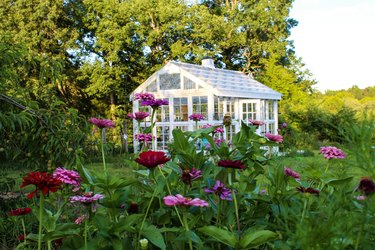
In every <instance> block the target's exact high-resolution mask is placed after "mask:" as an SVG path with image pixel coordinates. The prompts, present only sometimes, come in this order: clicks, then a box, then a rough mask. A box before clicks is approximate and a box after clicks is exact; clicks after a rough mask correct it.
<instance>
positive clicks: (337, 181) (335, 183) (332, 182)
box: [326, 176, 353, 187]
mask: <svg viewBox="0 0 375 250" xmlns="http://www.w3.org/2000/svg"><path fill="white" fill-rule="evenodd" d="M352 179H353V176H350V177H346V178H343V179H331V180H329V181H327V182H326V184H327V185H330V186H333V187H338V186H340V185H343V184H347V183H349V182H350V181H351V180H352Z"/></svg>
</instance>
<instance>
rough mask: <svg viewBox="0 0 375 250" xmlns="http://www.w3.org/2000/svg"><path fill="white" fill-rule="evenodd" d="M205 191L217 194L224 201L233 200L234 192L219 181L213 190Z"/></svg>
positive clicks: (207, 189)
mask: <svg viewBox="0 0 375 250" xmlns="http://www.w3.org/2000/svg"><path fill="white" fill-rule="evenodd" d="M204 191H205V192H206V193H210V194H212V193H214V194H217V195H218V196H219V197H220V199H222V200H229V201H231V200H232V192H231V191H230V189H229V188H227V187H226V186H225V185H224V183H222V182H221V181H219V180H217V181H216V183H215V185H214V186H213V187H212V188H206V189H204Z"/></svg>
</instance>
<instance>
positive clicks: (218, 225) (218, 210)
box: [216, 198, 222, 227]
mask: <svg viewBox="0 0 375 250" xmlns="http://www.w3.org/2000/svg"><path fill="white" fill-rule="evenodd" d="M220 201H221V199H220V198H219V201H218V202H217V214H216V226H217V227H220V224H221V222H220V213H221V204H222V202H220Z"/></svg>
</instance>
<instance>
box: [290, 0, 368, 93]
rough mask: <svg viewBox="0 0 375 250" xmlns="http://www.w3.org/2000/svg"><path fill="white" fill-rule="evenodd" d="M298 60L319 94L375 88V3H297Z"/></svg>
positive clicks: (315, 0)
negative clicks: (356, 87)
mask: <svg viewBox="0 0 375 250" xmlns="http://www.w3.org/2000/svg"><path fill="white" fill-rule="evenodd" d="M290 17H292V18H294V19H296V20H297V21H298V22H299V24H298V26H297V27H295V28H293V29H292V35H291V37H290V39H291V40H293V41H294V46H295V51H296V54H297V56H298V57H302V60H303V62H304V63H305V64H306V68H307V69H309V70H310V72H311V73H312V74H313V79H315V80H316V81H317V82H318V84H316V85H315V88H316V89H318V90H320V91H323V92H324V91H325V90H328V89H329V90H339V89H348V88H350V87H351V86H353V85H357V86H358V87H359V88H365V87H368V86H375V0H295V1H294V3H293V8H292V10H291V13H290Z"/></svg>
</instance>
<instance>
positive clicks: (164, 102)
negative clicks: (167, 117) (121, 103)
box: [141, 99, 169, 109]
mask: <svg viewBox="0 0 375 250" xmlns="http://www.w3.org/2000/svg"><path fill="white" fill-rule="evenodd" d="M168 104H169V102H168V101H167V100H163V99H156V100H143V101H142V102H141V105H142V106H150V107H151V108H153V109H157V108H159V107H160V106H163V105H168Z"/></svg>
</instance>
